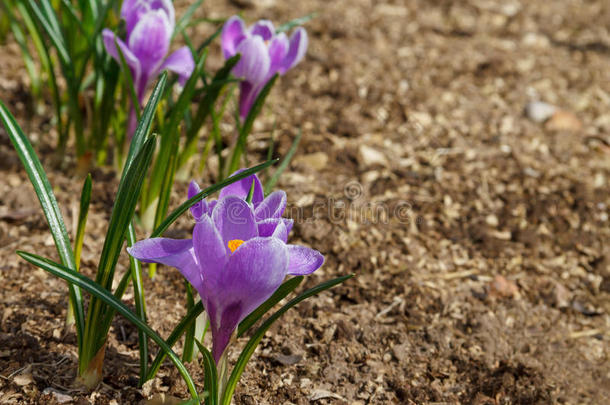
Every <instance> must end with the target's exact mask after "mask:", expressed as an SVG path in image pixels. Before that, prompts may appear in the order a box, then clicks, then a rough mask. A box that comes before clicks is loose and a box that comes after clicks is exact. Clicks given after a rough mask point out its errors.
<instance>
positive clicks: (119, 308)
mask: <svg viewBox="0 0 610 405" xmlns="http://www.w3.org/2000/svg"><path fill="white" fill-rule="evenodd" d="M17 254H18V255H19V256H21V257H22V258H24V259H25V260H27V261H28V262H30V263H32V264H33V265H35V266H37V267H40V268H41V269H43V270H46V271H48V272H49V273H51V274H53V275H55V276H57V277H60V278H62V279H64V280H66V281H67V282H68V283H70V284H74V285H77V286H79V287H80V288H83V289H84V290H86V291H87V292H89V293H90V294H91V295H92V296H94V297H96V298H97V299H99V300H101V301H103V302H104V303H105V304H106V305H109V306H110V307H112V309H113V310H114V311H116V312H118V313H119V314H121V315H123V316H124V317H125V318H126V319H127V320H128V321H130V322H131V323H133V324H134V325H135V326H136V327H137V328H138V329H139V330H142V331H143V332H144V333H146V335H148V336H149V337H150V338H151V339H152V340H153V341H154V342H155V343H157V344H158V345H159V347H161V349H162V350H163V351H164V352H165V353H166V354H167V355H168V356H169V357H170V359H171V361H172V362H173V363H174V365H175V366H176V368H177V369H178V372H179V373H180V375H181V376H182V378H183V379H184V382H185V383H186V385H187V387H188V389H189V392H190V394H191V396H192V397H193V398H195V399H196V398H198V395H197V389H196V387H195V383H194V382H193V380H192V378H191V376H190V375H189V373H188V371H187V369H186V367H184V364H182V362H181V361H180V359H179V358H178V356H177V355H176V353H174V351H173V350H172V349H171V347H169V346H168V345H167V343H165V341H164V340H163V338H162V337H161V336H159V335H158V334H157V333H156V332H155V331H154V330H152V329H151V328H150V326H148V325H147V324H146V323H145V322H144V321H142V320H141V319H140V318H139V317H138V315H136V314H134V313H133V312H131V310H130V309H129V308H128V307H127V306H126V305H125V304H123V303H122V302H121V301H119V300H117V299H116V298H115V297H114V296H113V295H112V294H111V293H110V292H109V291H108V290H106V289H105V288H103V287H102V286H100V285H99V284H97V283H95V282H94V281H93V280H91V279H89V278H87V277H85V276H83V275H82V274H80V273H77V272H75V271H74V270H71V269H69V268H67V267H65V266H62V265H60V264H58V263H55V262H53V261H51V260H48V259H45V258H43V257H40V256H38V255H35V254H32V253H27V252H22V251H18V252H17Z"/></svg>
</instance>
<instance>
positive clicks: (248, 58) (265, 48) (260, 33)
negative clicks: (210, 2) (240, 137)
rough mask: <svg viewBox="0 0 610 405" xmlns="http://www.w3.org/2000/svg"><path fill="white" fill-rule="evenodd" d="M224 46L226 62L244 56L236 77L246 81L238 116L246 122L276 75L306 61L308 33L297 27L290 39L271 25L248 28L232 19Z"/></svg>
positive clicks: (264, 22) (224, 32)
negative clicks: (256, 101)
mask: <svg viewBox="0 0 610 405" xmlns="http://www.w3.org/2000/svg"><path fill="white" fill-rule="evenodd" d="M221 42H222V51H223V54H224V57H225V58H226V59H229V58H231V57H233V56H234V55H236V54H240V55H241V58H240V60H239V62H238V63H237V65H235V67H234V68H233V74H234V75H235V76H236V77H238V78H240V79H243V81H242V82H241V84H240V96H239V115H240V117H241V118H242V119H244V118H245V117H246V116H247V115H248V112H249V111H250V109H251V108H252V105H253V104H254V101H255V100H256V97H257V96H258V94H259V93H260V91H261V90H262V89H263V87H265V84H267V82H268V81H269V80H270V79H271V78H272V77H273V75H275V74H276V73H279V74H280V75H283V74H285V73H286V72H287V71H288V70H290V69H291V68H293V67H294V66H295V65H296V64H297V63H299V62H300V61H301V59H303V56H305V52H306V51H307V32H306V31H305V29H304V28H302V27H298V28H297V29H296V30H295V31H294V32H293V34H292V35H291V36H290V39H288V37H287V36H286V34H284V33H283V32H280V33H276V32H275V28H274V27H273V24H272V23H271V21H268V20H260V21H258V22H257V23H256V24H254V25H253V26H251V27H249V28H246V25H245V23H244V21H243V20H242V19H241V18H239V17H238V16H233V17H231V18H229V19H228V20H227V22H226V23H225V25H224V27H223V29H222V34H221Z"/></svg>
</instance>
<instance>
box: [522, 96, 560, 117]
mask: <svg viewBox="0 0 610 405" xmlns="http://www.w3.org/2000/svg"><path fill="white" fill-rule="evenodd" d="M556 112H557V107H555V106H554V105H551V104H549V103H545V102H543V101H532V102H531V103H527V105H526V106H525V116H526V117H527V118H529V119H530V120H532V121H534V122H544V121H546V120H548V119H549V118H551V117H552V116H553V114H555V113H556Z"/></svg>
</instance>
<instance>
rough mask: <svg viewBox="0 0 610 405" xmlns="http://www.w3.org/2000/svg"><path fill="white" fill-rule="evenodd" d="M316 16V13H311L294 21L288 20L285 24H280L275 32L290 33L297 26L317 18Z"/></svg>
mask: <svg viewBox="0 0 610 405" xmlns="http://www.w3.org/2000/svg"><path fill="white" fill-rule="evenodd" d="M317 14H318V13H311V14H307V15H306V16H304V17H300V18H295V19H294V20H290V21H288V22H287V23H285V24H282V25H280V26H279V27H277V28H276V29H275V32H276V33H280V32H286V31H290V30H291V29H292V28H294V27H298V26H299V25H303V24H305V23H306V22H308V21H311V20H313V19H314V18H315V17H316V16H317Z"/></svg>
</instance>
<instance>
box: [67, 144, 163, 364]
mask: <svg viewBox="0 0 610 405" xmlns="http://www.w3.org/2000/svg"><path fill="white" fill-rule="evenodd" d="M154 149H155V137H154V136H151V137H150V138H149V139H148V140H147V141H146V142H145V143H144V145H143V146H142V149H141V150H140V152H139V153H138V155H137V156H136V158H135V159H134V160H133V162H132V164H131V165H128V166H126V167H125V171H124V175H123V178H122V179H121V182H120V183H119V190H118V191H117V195H116V199H115V205H114V207H113V209H112V214H111V216H110V224H109V225H108V231H107V233H106V237H105V240H104V246H103V248H102V253H101V255H100V261H99V265H98V270H97V274H96V277H95V280H96V282H97V283H98V284H100V285H101V286H102V287H104V288H106V289H108V290H110V289H111V288H112V282H113V279H114V271H115V268H116V263H117V261H118V259H119V255H120V254H121V251H122V247H123V242H124V241H125V237H126V233H127V229H128V227H129V225H130V224H131V221H132V218H133V214H134V211H135V208H136V204H137V201H138V198H139V195H140V190H141V188H142V182H143V180H144V177H145V176H146V173H147V169H148V166H149V164H150V160H151V158H152V154H153V152H154ZM107 309H108V308H107V307H106V306H105V305H104V304H103V303H101V302H99V301H98V300H97V299H96V298H95V297H93V298H92V299H91V302H90V304H89V311H88V313H87V325H86V326H87V329H86V333H85V339H84V344H85V346H86V347H85V349H84V350H85V351H86V353H87V355H86V356H85V357H84V358H83V359H82V361H80V360H79V362H80V367H81V371H82V370H84V369H85V368H86V366H87V364H88V362H89V361H90V360H91V359H92V358H93V357H94V355H95V353H97V351H98V350H99V349H100V348H101V347H102V345H103V343H104V341H105V340H106V335H107V333H108V329H109V328H110V322H111V321H112V317H113V315H114V311H112V310H110V311H108V310H107Z"/></svg>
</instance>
